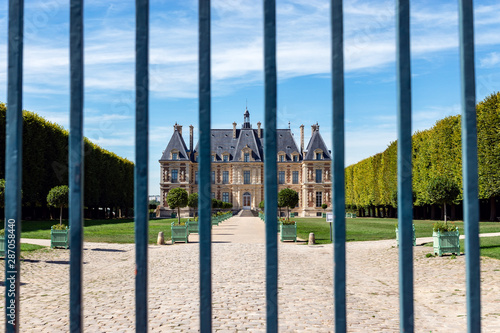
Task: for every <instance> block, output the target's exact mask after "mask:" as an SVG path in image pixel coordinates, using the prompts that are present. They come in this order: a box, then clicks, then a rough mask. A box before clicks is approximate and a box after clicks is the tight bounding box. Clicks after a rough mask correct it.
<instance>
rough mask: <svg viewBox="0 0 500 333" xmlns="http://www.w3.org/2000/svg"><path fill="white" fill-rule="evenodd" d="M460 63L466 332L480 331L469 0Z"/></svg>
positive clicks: (462, 14) (462, 9) (463, 10)
mask: <svg viewBox="0 0 500 333" xmlns="http://www.w3.org/2000/svg"><path fill="white" fill-rule="evenodd" d="M459 21H460V22H459V26H460V66H461V81H462V87H461V88H462V167H463V183H464V189H463V190H464V191H463V193H464V202H463V204H464V228H465V248H466V249H467V254H466V256H465V266H466V286H467V331H468V332H469V333H472V332H474V333H476V332H480V331H481V279H480V260H479V196H478V179H477V178H478V166H477V128H476V84H475V73H474V16H473V6H472V0H460V1H459Z"/></svg>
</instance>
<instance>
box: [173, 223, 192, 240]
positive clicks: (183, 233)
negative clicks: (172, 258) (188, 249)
mask: <svg viewBox="0 0 500 333" xmlns="http://www.w3.org/2000/svg"><path fill="white" fill-rule="evenodd" d="M171 228H172V235H171V237H172V244H174V243H175V242H184V243H189V229H188V225H187V224H185V225H175V222H172V224H171Z"/></svg>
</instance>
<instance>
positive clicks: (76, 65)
mask: <svg viewBox="0 0 500 333" xmlns="http://www.w3.org/2000/svg"><path fill="white" fill-rule="evenodd" d="M70 72H71V82H70V85H71V97H70V98H71V103H70V104H71V106H70V129H69V225H70V249H71V250H70V312H69V313H70V331H71V332H81V331H82V330H83V329H82V324H83V320H82V282H83V278H82V264H83V176H84V175H83V0H71V9H70Z"/></svg>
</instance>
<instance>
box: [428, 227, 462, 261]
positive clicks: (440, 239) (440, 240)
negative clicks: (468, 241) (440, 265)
mask: <svg viewBox="0 0 500 333" xmlns="http://www.w3.org/2000/svg"><path fill="white" fill-rule="evenodd" d="M432 238H433V241H434V253H437V255H438V256H440V257H441V256H442V255H443V253H452V254H457V255H459V254H460V241H459V239H460V233H459V232H458V228H457V229H456V230H455V231H446V232H441V231H433V232H432Z"/></svg>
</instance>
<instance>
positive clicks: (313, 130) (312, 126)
mask: <svg viewBox="0 0 500 333" xmlns="http://www.w3.org/2000/svg"><path fill="white" fill-rule="evenodd" d="M314 132H316V124H313V125H311V137H312V136H313V134H314Z"/></svg>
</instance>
